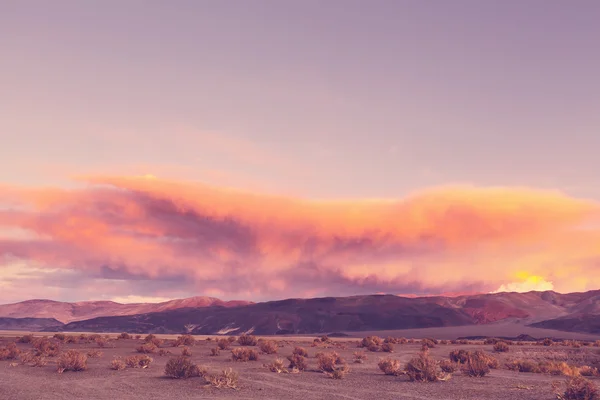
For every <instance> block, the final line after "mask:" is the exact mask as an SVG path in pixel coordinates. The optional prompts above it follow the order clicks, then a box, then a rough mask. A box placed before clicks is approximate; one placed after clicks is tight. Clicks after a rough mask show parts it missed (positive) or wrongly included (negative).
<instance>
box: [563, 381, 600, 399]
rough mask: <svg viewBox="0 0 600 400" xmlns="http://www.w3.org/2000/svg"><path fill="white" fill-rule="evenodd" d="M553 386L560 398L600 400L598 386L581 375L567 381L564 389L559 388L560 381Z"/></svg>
mask: <svg viewBox="0 0 600 400" xmlns="http://www.w3.org/2000/svg"><path fill="white" fill-rule="evenodd" d="M552 386H553V388H554V390H555V393H556V398H557V399H558V400H600V392H599V391H598V387H597V386H596V385H594V384H593V383H592V382H590V381H589V380H587V379H585V378H583V377H581V376H579V377H574V378H570V379H568V380H567V381H565V389H564V391H562V390H559V383H558V382H556V383H553V384H552Z"/></svg>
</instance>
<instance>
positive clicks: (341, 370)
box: [325, 364, 350, 379]
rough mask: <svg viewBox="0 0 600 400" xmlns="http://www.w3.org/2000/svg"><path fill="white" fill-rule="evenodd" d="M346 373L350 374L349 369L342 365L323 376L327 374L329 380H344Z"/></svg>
mask: <svg viewBox="0 0 600 400" xmlns="http://www.w3.org/2000/svg"><path fill="white" fill-rule="evenodd" d="M348 372H350V367H348V366H347V365H346V364H344V365H342V366H340V367H336V368H334V370H333V371H331V372H325V374H327V376H328V377H329V378H331V379H344V378H345V377H346V375H347V374H348Z"/></svg>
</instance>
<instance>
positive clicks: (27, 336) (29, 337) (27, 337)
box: [17, 335, 33, 343]
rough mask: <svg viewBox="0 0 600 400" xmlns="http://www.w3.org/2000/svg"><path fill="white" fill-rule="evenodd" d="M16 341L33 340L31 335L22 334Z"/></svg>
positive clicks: (26, 341) (25, 341)
mask: <svg viewBox="0 0 600 400" xmlns="http://www.w3.org/2000/svg"><path fill="white" fill-rule="evenodd" d="M17 342H18V343H31V342H33V335H24V336H21V337H20V338H19V339H17Z"/></svg>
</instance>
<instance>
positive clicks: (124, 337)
mask: <svg viewBox="0 0 600 400" xmlns="http://www.w3.org/2000/svg"><path fill="white" fill-rule="evenodd" d="M117 339H131V335H130V334H129V333H126V332H123V333H121V334H120V335H119V336H117Z"/></svg>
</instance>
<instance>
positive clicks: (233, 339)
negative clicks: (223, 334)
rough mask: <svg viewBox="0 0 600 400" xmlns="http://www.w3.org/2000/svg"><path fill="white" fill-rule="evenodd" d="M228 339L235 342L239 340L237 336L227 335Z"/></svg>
mask: <svg viewBox="0 0 600 400" xmlns="http://www.w3.org/2000/svg"><path fill="white" fill-rule="evenodd" d="M227 340H228V341H229V343H235V342H237V337H235V336H227Z"/></svg>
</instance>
